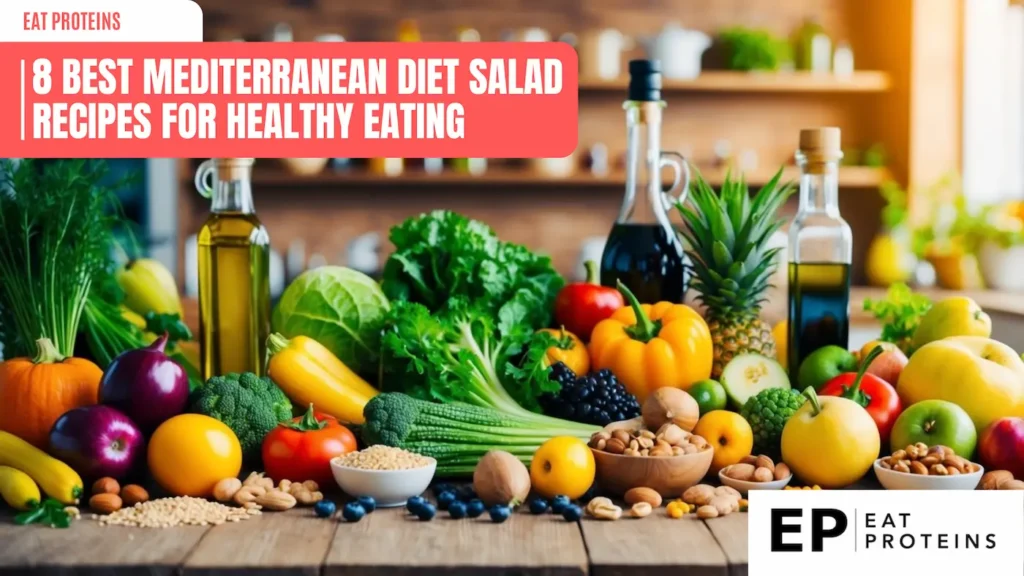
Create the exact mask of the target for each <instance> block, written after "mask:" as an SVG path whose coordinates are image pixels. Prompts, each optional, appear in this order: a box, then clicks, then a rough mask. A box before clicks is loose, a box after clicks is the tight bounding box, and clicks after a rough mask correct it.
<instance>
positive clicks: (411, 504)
mask: <svg viewBox="0 0 1024 576" xmlns="http://www.w3.org/2000/svg"><path fill="white" fill-rule="evenodd" d="M426 503H427V500H426V499H425V498H424V497H423V496H413V497H412V498H409V499H408V500H406V501H405V509H406V510H408V511H409V513H410V514H415V513H416V510H418V509H420V508H422V507H423V505H424V504H426Z"/></svg>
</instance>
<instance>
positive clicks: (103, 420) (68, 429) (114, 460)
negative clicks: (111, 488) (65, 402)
mask: <svg viewBox="0 0 1024 576" xmlns="http://www.w3.org/2000/svg"><path fill="white" fill-rule="evenodd" d="M143 443H144V440H143V438H142V432H140V431H139V428H138V427H137V426H136V425H135V424H134V423H133V422H132V421H131V419H129V418H128V417H127V416H125V415H124V414H122V413H120V412H118V411H117V410H114V409H113V408H111V407H109V406H86V407H84V408H75V409H73V410H70V411H68V412H66V413H65V414H64V415H63V416H61V417H60V418H58V419H57V422H56V423H54V425H53V429H51V430H50V453H52V454H53V455H54V456H56V457H57V458H59V459H60V460H62V461H64V462H66V463H67V464H68V466H71V467H72V468H74V469H75V471H77V472H78V473H79V474H81V475H82V476H84V477H86V478H89V479H96V478H102V477H104V476H110V477H111V478H117V479H119V480H120V479H123V478H124V477H125V476H127V475H128V474H129V473H130V472H131V471H132V467H133V466H134V465H135V461H136V458H137V457H138V456H139V455H142V454H145V452H144V451H143Z"/></svg>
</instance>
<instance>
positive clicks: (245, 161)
mask: <svg viewBox="0 0 1024 576" xmlns="http://www.w3.org/2000/svg"><path fill="white" fill-rule="evenodd" d="M254 162H255V159H254V158H217V159H216V161H215V164H216V165H217V179H219V180H221V181H222V182H227V181H230V180H248V179H249V175H250V174H249V171H250V170H251V169H252V165H253V163H254Z"/></svg>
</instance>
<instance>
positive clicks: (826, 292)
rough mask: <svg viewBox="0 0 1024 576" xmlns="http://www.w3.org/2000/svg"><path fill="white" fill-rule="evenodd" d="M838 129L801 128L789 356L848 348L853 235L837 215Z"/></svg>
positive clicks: (792, 362) (793, 365) (795, 360)
mask: <svg viewBox="0 0 1024 576" xmlns="http://www.w3.org/2000/svg"><path fill="white" fill-rule="evenodd" d="M842 157H843V153H842V149H841V147H840V133H839V129H838V128H815V129H808V130H801V131H800V149H799V151H798V152H797V155H796V158H797V163H798V164H799V166H800V208H799V210H798V211H797V214H796V217H795V218H794V219H793V223H792V225H791V226H790V228H789V324H788V328H789V347H788V350H789V358H788V359H787V360H788V363H789V367H790V369H791V370H793V371H795V370H796V369H797V368H798V367H799V366H800V363H801V362H803V360H804V358H806V357H807V356H808V355H810V354H811V353H812V352H814V351H815V350H817V349H818V348H822V347H824V346H829V345H835V346H840V347H842V348H844V349H845V348H848V346H849V335H850V263H851V260H852V258H853V234H852V232H851V231H850V226H849V224H847V223H846V221H845V220H843V217H842V216H840V215H839V161H840V160H841V159H842Z"/></svg>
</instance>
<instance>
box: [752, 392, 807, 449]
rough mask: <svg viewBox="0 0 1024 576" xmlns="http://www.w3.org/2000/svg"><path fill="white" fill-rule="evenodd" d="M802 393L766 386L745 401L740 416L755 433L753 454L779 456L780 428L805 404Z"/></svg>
mask: <svg viewBox="0 0 1024 576" xmlns="http://www.w3.org/2000/svg"><path fill="white" fill-rule="evenodd" d="M804 400H805V398H804V396H803V394H801V393H800V392H799V391H797V390H791V389H788V388H768V389H765V390H761V391H760V392H758V393H757V395H756V396H754V397H752V398H750V399H749V400H747V402H746V404H744V405H743V408H742V409H741V410H740V415H741V416H743V418H744V419H746V421H747V422H749V423H750V428H751V430H753V432H754V453H755V454H765V455H767V456H771V457H772V458H778V457H779V454H780V451H781V442H782V428H783V427H784V426H785V425H786V422H788V421H789V419H790V418H791V417H792V416H793V413H794V412H796V411H797V409H798V408H800V406H802V405H803V403H804Z"/></svg>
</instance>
